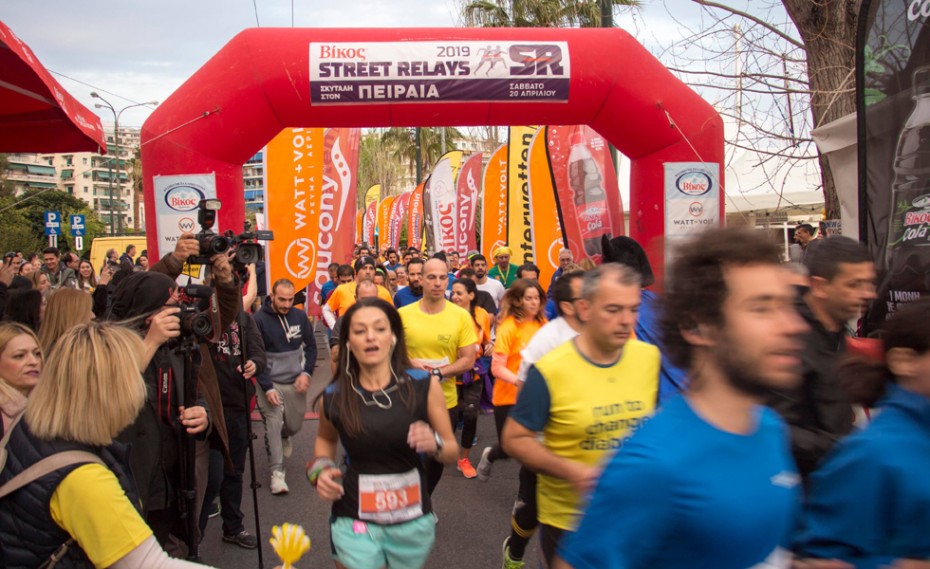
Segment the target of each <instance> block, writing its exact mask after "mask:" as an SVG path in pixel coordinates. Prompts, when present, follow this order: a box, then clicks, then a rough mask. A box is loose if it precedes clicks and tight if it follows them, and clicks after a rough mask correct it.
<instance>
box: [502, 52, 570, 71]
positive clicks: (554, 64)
mask: <svg viewBox="0 0 930 569" xmlns="http://www.w3.org/2000/svg"><path fill="white" fill-rule="evenodd" d="M510 59H511V60H513V61H514V63H518V64H519V65H513V66H511V67H510V74H511V75H542V76H546V75H552V76H554V77H559V76H562V75H564V74H565V72H564V70H563V67H562V49H561V48H560V47H559V46H557V45H547V44H534V45H512V46H510Z"/></svg>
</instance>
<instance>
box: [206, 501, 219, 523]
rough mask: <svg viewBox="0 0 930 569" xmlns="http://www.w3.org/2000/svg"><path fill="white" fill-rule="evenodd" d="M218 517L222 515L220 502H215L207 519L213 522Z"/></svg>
mask: <svg viewBox="0 0 930 569" xmlns="http://www.w3.org/2000/svg"><path fill="white" fill-rule="evenodd" d="M218 515H220V502H219V500H214V502H213V507H212V508H211V509H210V513H209V515H207V517H208V518H210V519H211V520H212V519H213V518H215V517H216V516H218Z"/></svg>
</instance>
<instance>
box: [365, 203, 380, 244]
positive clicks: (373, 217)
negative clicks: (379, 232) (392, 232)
mask: <svg viewBox="0 0 930 569" xmlns="http://www.w3.org/2000/svg"><path fill="white" fill-rule="evenodd" d="M377 221H378V202H371V203H370V204H368V208H367V209H366V210H365V219H363V220H362V243H364V244H366V245H372V244H374V242H375V225H376V224H377Z"/></svg>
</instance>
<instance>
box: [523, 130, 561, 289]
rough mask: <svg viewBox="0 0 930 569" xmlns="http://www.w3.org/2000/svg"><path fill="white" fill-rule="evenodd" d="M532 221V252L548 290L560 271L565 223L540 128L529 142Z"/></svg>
mask: <svg viewBox="0 0 930 569" xmlns="http://www.w3.org/2000/svg"><path fill="white" fill-rule="evenodd" d="M529 162H530V180H529V182H530V222H531V223H532V225H533V253H534V257H535V258H536V266H538V267H539V282H540V283H541V284H542V285H543V287H546V288H548V287H549V282H550V281H552V275H553V274H554V273H555V271H556V269H558V268H559V250H560V249H561V248H562V247H563V245H562V243H563V241H562V224H561V223H560V222H559V214H558V211H557V210H556V207H555V200H556V194H555V185H554V184H553V183H552V169H551V167H550V166H549V155H548V153H547V152H546V129H544V128H541V129H539V130H538V131H537V132H536V136H534V137H533V142H532V143H530V160H529Z"/></svg>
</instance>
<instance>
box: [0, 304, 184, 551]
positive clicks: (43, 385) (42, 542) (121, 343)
mask: <svg viewBox="0 0 930 569" xmlns="http://www.w3.org/2000/svg"><path fill="white" fill-rule="evenodd" d="M143 352H144V349H143V346H142V342H141V340H140V339H139V337H138V336H136V334H134V333H133V332H132V331H130V330H128V329H125V328H122V327H119V326H115V325H113V324H97V323H91V324H85V325H82V326H78V327H75V328H73V329H71V330H70V331H69V332H68V333H66V334H65V335H64V336H63V337H62V338H61V340H60V343H59V346H57V349H55V350H54V351H53V352H52V353H51V354H50V355H49V359H48V365H47V366H46V370H45V373H44V375H43V378H42V381H41V382H39V384H38V385H37V386H36V388H35V389H34V390H33V392H32V394H31V395H30V398H29V402H28V403H27V405H26V412H25V414H24V417H23V419H22V420H21V421H19V423H18V424H16V425H15V426H14V427H13V430H12V432H11V436H10V440H9V442H8V444H7V450H8V451H9V458H8V460H7V462H6V467H5V468H4V470H3V472H2V473H0V483H3V484H5V483H7V482H9V481H10V480H11V479H13V478H14V477H15V476H16V475H18V474H20V473H21V472H24V471H25V470H26V469H27V468H28V467H30V466H32V465H34V464H37V463H38V462H39V461H40V460H41V459H43V458H46V457H49V456H53V455H56V454H58V453H60V452H63V451H80V452H81V453H83V455H82V456H79V457H78V458H77V459H76V460H71V461H70V462H65V464H64V465H63V466H62V467H60V468H58V469H57V470H53V471H52V472H51V473H49V474H47V475H45V476H43V477H42V478H40V479H38V480H36V479H32V480H31V481H29V482H27V484H26V485H25V486H24V487H23V488H22V489H21V490H19V491H17V492H13V493H12V494H10V495H8V496H7V497H5V498H3V499H2V502H0V504H2V506H0V545H2V547H0V549H2V551H3V555H4V564H5V565H7V566H11V567H12V566H15V567H39V566H47V564H48V563H49V561H50V560H51V559H52V558H53V555H57V556H58V557H60V559H57V560H56V562H59V561H60V565H56V566H61V567H88V566H95V567H114V568H122V567H159V568H163V569H180V568H192V567H202V566H201V565H197V564H193V563H188V562H185V561H180V560H173V559H169V558H168V557H167V555H166V554H165V552H164V551H163V550H162V548H161V547H159V545H158V544H157V542H156V541H155V539H154V538H153V536H152V530H151V529H149V527H148V526H147V525H146V523H145V521H143V519H142V516H141V515H140V514H139V511H138V509H137V507H138V494H137V493H136V491H135V487H134V485H133V484H132V481H131V480H130V474H129V470H128V464H127V461H126V451H125V449H124V448H122V447H120V446H119V445H114V444H113V443H114V438H115V437H116V434H117V433H119V432H120V431H122V430H123V429H124V428H126V427H127V426H128V425H130V424H131V423H132V422H133V419H134V418H135V417H136V415H137V414H138V413H139V410H140V409H141V408H142V406H143V405H144V402H145V398H146V392H145V385H144V384H143V383H142V382H140V381H139V375H138V373H139V368H140V364H141V363H142V362H141V358H142V354H143ZM27 480H28V478H27ZM37 505H41V506H40V507H37ZM24 536H28V538H26V539H24ZM65 543H67V544H69V546H68V547H67V548H62V544H65ZM52 564H53V565H55V563H52Z"/></svg>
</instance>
